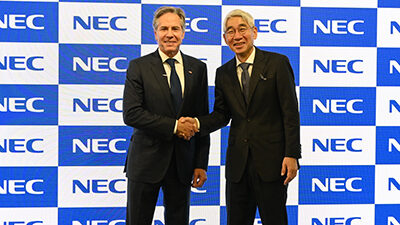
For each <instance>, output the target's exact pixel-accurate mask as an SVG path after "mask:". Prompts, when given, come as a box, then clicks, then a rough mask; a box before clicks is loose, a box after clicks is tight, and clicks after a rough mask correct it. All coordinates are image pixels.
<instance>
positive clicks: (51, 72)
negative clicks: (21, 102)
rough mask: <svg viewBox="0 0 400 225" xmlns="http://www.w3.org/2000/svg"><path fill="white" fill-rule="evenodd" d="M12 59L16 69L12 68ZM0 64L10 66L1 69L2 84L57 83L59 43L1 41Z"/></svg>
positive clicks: (0, 80)
mask: <svg viewBox="0 0 400 225" xmlns="http://www.w3.org/2000/svg"><path fill="white" fill-rule="evenodd" d="M10 57H12V58H13V59H11V58H10ZM5 58H6V59H5ZM10 61H14V62H15V63H13V64H14V66H13V67H15V69H11V68H10V63H11V62H10ZM28 61H29V62H28ZM30 62H32V63H30ZM0 64H6V65H7V68H8V69H7V70H5V71H3V70H1V76H0V83H1V84H57V83H58V44H50V43H46V44H45V43H35V44H31V43H1V42H0ZM27 64H31V66H29V67H33V68H32V69H29V68H28V66H27Z"/></svg>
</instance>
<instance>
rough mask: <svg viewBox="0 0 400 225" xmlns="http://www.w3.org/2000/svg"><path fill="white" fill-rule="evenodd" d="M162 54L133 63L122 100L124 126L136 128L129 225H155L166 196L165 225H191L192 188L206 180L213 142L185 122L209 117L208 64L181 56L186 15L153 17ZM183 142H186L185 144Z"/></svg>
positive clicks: (163, 12)
mask: <svg viewBox="0 0 400 225" xmlns="http://www.w3.org/2000/svg"><path fill="white" fill-rule="evenodd" d="M153 29H154V35H155V39H156V41H157V43H158V49H157V50H156V51H155V52H153V53H151V54H148V55H145V56H143V57H140V58H137V59H135V60H132V61H131V62H130V63H129V68H128V70H127V76H126V81H125V89H124V98H123V118H124V122H125V124H127V125H128V126H131V127H133V128H134V133H133V135H132V138H131V142H130V146H129V150H128V156H127V160H126V164H125V171H126V176H127V177H128V199H127V222H126V224H127V225H151V224H152V221H153V215H154V210H155V206H156V203H157V198H158V193H159V190H160V188H162V190H163V193H164V210H165V211H164V218H165V224H166V225H188V224H189V204H190V188H191V186H193V187H195V188H197V187H201V186H202V185H203V184H204V182H205V181H206V179H207V175H206V170H207V165H208V153H209V146H210V137H209V135H205V136H202V137H200V136H199V134H196V135H195V136H194V137H193V138H191V137H192V136H193V135H194V134H195V132H197V130H196V128H195V126H193V125H192V124H190V123H183V122H182V121H180V120H177V118H180V117H181V116H190V117H195V116H202V115H207V114H208V82H207V68H206V65H205V63H203V62H201V61H200V60H198V59H195V58H193V57H191V56H188V55H185V54H183V53H181V52H180V50H179V47H180V45H181V43H182V39H183V38H184V35H185V14H184V12H183V10H182V9H180V8H175V7H161V8H159V9H157V11H156V12H155V13H154V20H153ZM180 137H183V138H180Z"/></svg>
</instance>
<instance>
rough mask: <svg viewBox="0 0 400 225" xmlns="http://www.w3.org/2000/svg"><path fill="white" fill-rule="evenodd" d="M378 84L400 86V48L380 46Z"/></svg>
mask: <svg viewBox="0 0 400 225" xmlns="http://www.w3.org/2000/svg"><path fill="white" fill-rule="evenodd" d="M377 70H378V71H377V77H378V80H377V85H378V86H400V48H378V57H377Z"/></svg>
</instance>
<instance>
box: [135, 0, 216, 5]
mask: <svg viewBox="0 0 400 225" xmlns="http://www.w3.org/2000/svg"><path fill="white" fill-rule="evenodd" d="M142 3H143V4H161V5H171V4H177V5H200V4H201V5H221V4H222V0H201V2H199V1H198V0H175V1H174V2H171V0H142Z"/></svg>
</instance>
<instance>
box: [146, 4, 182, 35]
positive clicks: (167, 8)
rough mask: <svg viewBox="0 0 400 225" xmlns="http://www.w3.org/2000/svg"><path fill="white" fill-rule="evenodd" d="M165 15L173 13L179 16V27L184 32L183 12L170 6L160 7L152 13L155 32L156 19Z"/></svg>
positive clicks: (156, 26)
mask: <svg viewBox="0 0 400 225" xmlns="http://www.w3.org/2000/svg"><path fill="white" fill-rule="evenodd" d="M166 13H173V14H176V15H178V16H179V18H180V19H181V27H182V29H183V30H185V12H184V11H183V9H181V8H177V7H172V6H161V7H160V8H158V9H157V10H156V11H155V12H154V17H153V29H154V30H157V28H158V19H159V18H160V17H161V16H162V15H164V14H166Z"/></svg>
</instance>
